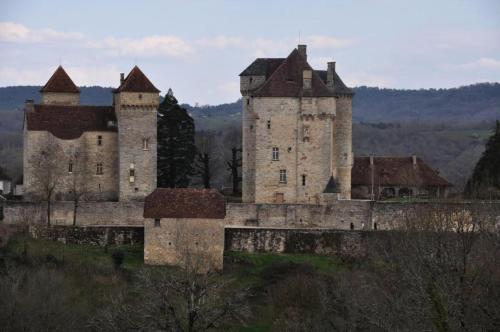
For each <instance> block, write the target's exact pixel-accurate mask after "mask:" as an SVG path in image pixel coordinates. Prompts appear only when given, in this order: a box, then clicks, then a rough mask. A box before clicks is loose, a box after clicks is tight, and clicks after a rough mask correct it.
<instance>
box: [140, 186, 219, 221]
mask: <svg viewBox="0 0 500 332" xmlns="http://www.w3.org/2000/svg"><path fill="white" fill-rule="evenodd" d="M225 216H226V202H225V199H224V197H223V196H222V195H221V194H220V193H219V192H218V191H217V190H214V189H195V188H157V189H155V191H153V192H152V193H151V194H149V195H148V196H147V197H146V201H145V203H144V218H155V219H160V218H203V219H224V217H225Z"/></svg>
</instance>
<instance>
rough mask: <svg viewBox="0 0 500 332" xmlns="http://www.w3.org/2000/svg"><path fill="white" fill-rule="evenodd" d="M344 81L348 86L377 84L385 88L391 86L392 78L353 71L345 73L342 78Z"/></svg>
mask: <svg viewBox="0 0 500 332" xmlns="http://www.w3.org/2000/svg"><path fill="white" fill-rule="evenodd" d="M342 80H343V81H344V83H345V84H346V85H347V86H349V87H355V86H362V85H366V86H377V87H380V88H387V87H390V86H392V84H393V81H394V80H393V79H392V78H391V77H388V76H382V75H377V74H371V73H366V72H357V73H356V72H354V73H351V74H347V75H345V78H344V77H343V79H342Z"/></svg>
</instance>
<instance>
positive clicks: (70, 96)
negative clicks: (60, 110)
mask: <svg viewBox="0 0 500 332" xmlns="http://www.w3.org/2000/svg"><path fill="white" fill-rule="evenodd" d="M42 104H43V105H72V106H76V105H79V104H80V93H77V92H42Z"/></svg>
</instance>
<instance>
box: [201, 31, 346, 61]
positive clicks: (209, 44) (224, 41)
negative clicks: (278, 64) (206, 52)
mask: <svg viewBox="0 0 500 332" xmlns="http://www.w3.org/2000/svg"><path fill="white" fill-rule="evenodd" d="M301 43H304V44H307V45H308V46H310V47H311V48H313V49H339V48H346V47H349V46H351V45H353V44H354V40H352V39H344V38H337V37H333V36H325V35H311V36H306V37H305V38H303V39H302V41H301ZM195 44H196V45H197V46H201V47H206V48H215V49H226V48H238V49H244V50H249V51H251V52H252V55H254V56H257V57H264V56H271V55H273V56H276V54H280V53H281V54H283V53H286V52H289V51H290V50H291V49H292V48H293V47H296V44H297V40H296V39H294V38H283V39H269V38H243V37H236V36H226V35H219V36H215V37H210V38H202V39H199V40H197V41H196V42H195Z"/></svg>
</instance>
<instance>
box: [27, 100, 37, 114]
mask: <svg viewBox="0 0 500 332" xmlns="http://www.w3.org/2000/svg"><path fill="white" fill-rule="evenodd" d="M24 109H25V110H26V112H33V111H34V110H35V102H34V101H33V99H26V101H25V102H24Z"/></svg>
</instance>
